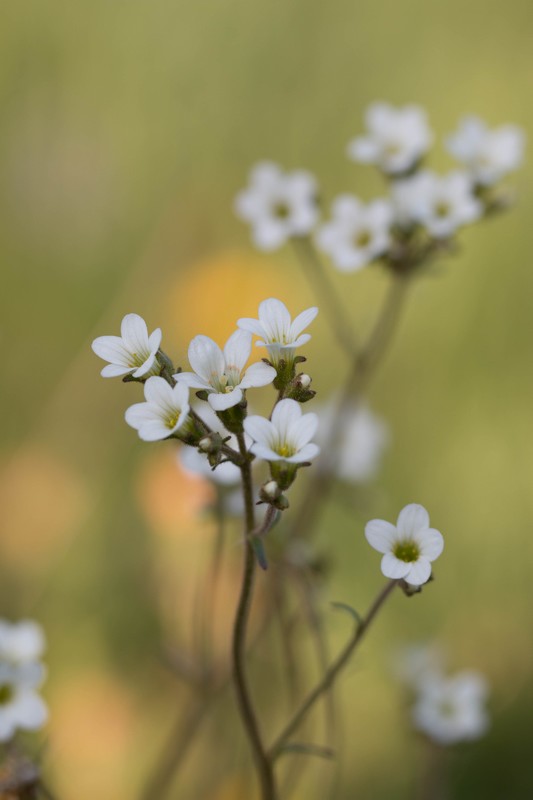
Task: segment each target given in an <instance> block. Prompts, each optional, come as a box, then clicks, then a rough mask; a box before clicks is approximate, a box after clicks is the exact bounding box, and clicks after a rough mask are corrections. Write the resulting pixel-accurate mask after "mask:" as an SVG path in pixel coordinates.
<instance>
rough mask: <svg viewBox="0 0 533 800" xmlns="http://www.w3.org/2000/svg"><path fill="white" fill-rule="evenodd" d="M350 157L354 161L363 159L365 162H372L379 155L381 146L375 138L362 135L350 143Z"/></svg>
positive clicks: (348, 151)
mask: <svg viewBox="0 0 533 800" xmlns="http://www.w3.org/2000/svg"><path fill="white" fill-rule="evenodd" d="M347 155H348V158H351V159H352V160H353V161H361V162H363V164H372V163H374V162H375V161H377V159H378V157H379V148H378V146H377V144H376V142H375V141H374V140H373V139H369V138H367V137H366V136H360V137H357V138H356V139H352V141H351V142H350V143H349V144H348V149H347Z"/></svg>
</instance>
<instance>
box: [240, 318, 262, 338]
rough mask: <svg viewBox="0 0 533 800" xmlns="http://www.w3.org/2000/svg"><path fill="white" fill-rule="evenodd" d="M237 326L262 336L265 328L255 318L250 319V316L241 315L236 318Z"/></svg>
mask: <svg viewBox="0 0 533 800" xmlns="http://www.w3.org/2000/svg"><path fill="white" fill-rule="evenodd" d="M237 327H238V328H240V329H241V330H243V331H248V332H249V333H253V334H254V335H255V336H264V335H265V329H264V328H263V326H262V325H261V323H260V322H259V320H257V319H250V317H242V318H241V319H239V320H237Z"/></svg>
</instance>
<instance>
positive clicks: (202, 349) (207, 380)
mask: <svg viewBox="0 0 533 800" xmlns="http://www.w3.org/2000/svg"><path fill="white" fill-rule="evenodd" d="M251 349H252V336H251V334H249V333H246V331H235V333H232V335H231V336H230V337H229V339H228V341H227V342H226V344H225V345H224V350H223V351H222V350H221V349H220V347H219V346H218V344H216V342H214V341H213V340H212V339H210V338H209V336H195V337H194V339H193V340H192V341H191V343H190V345H189V353H188V355H189V362H190V365H191V367H192V368H193V370H194V372H180V373H178V374H177V375H175V376H174V377H175V378H176V380H177V381H178V383H182V384H186V385H187V386H190V387H191V389H203V390H204V391H206V392H207V393H208V398H207V399H208V402H209V405H210V406H211V408H213V409H214V410H215V411H225V410H226V409H227V408H232V407H233V406H236V405H237V404H238V403H240V402H241V400H242V399H243V391H244V390H245V389H250V388H252V387H258V386H267V385H268V384H269V383H272V381H273V380H274V378H275V377H276V370H275V369H273V368H272V367H270V366H269V365H268V364H265V363H264V362H263V361H260V362H257V363H256V364H251V366H249V367H248V369H246V370H245V366H246V362H247V361H248V359H249V358H250V352H251Z"/></svg>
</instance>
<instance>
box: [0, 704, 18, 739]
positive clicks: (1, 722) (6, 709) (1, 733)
mask: <svg viewBox="0 0 533 800" xmlns="http://www.w3.org/2000/svg"><path fill="white" fill-rule="evenodd" d="M10 711H11V706H0V742H8V741H9V740H10V739H11V738H13V734H14V733H15V729H16V725H15V721H14V719H13V717H12V715H11V713H10Z"/></svg>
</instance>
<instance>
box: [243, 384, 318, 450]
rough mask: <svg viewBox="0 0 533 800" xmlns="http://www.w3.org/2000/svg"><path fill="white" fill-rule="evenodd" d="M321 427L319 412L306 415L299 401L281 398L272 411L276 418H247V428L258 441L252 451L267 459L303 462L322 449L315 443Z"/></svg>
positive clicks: (250, 434) (255, 440) (245, 423)
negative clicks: (316, 433) (314, 438)
mask: <svg viewBox="0 0 533 800" xmlns="http://www.w3.org/2000/svg"><path fill="white" fill-rule="evenodd" d="M317 426H318V417H317V415H316V414H302V409H301V407H300V405H299V403H297V402H296V400H289V399H286V400H281V401H280V402H279V403H278V404H277V405H276V406H275V408H274V411H273V412H272V420H268V419H265V417H260V416H251V417H247V418H246V419H245V420H244V430H245V431H246V433H247V434H248V435H249V436H250V437H251V438H252V439H253V440H254V444H253V445H252V446H251V448H250V451H251V452H252V453H253V454H254V455H255V456H257V458H261V459H262V460H263V461H285V462H287V463H289V464H301V463H303V462H305V461H311V459H313V458H315V456H317V455H318V453H319V452H320V448H319V447H318V445H316V444H313V443H311V439H312V438H313V436H314V435H315V432H316V429H317Z"/></svg>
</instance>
